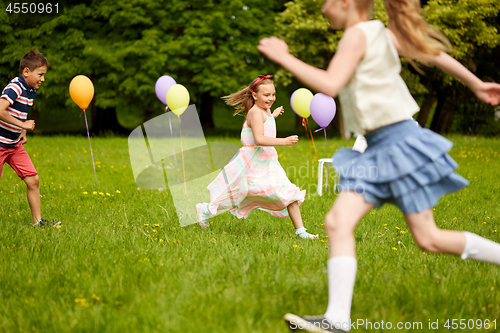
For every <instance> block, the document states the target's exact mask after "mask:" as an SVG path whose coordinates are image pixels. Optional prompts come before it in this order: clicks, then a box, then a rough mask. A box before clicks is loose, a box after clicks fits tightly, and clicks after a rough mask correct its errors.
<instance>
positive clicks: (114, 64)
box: [0, 0, 500, 333]
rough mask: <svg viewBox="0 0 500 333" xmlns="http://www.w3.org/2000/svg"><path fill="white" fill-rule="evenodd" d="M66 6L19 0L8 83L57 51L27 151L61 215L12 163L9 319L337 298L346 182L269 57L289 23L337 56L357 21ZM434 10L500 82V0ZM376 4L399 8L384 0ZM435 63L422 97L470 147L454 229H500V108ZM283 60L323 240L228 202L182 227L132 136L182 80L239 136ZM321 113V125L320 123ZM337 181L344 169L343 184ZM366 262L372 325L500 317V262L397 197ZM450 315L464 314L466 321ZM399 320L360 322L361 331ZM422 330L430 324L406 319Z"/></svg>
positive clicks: (366, 241)
mask: <svg viewBox="0 0 500 333" xmlns="http://www.w3.org/2000/svg"><path fill="white" fill-rule="evenodd" d="M59 3H60V4H61V7H60V10H61V12H60V13H58V14H55V13H53V14H51V15H14V14H12V13H8V12H7V11H5V9H6V7H7V5H8V4H9V2H7V1H0V4H1V5H2V7H1V8H2V10H1V11H0V41H1V42H0V45H1V48H0V78H1V80H3V81H2V82H0V83H1V84H3V85H6V84H7V83H8V82H9V81H10V80H11V79H12V78H13V77H15V76H17V75H19V70H18V65H19V60H20V59H21V58H22V56H23V55H24V54H26V53H27V52H28V51H29V50H30V49H31V48H38V49H39V50H40V51H41V52H42V53H43V54H44V55H45V56H46V57H47V58H48V60H49V61H50V69H49V71H48V73H47V75H46V82H45V83H44V84H42V86H41V88H40V89H39V90H38V96H37V99H36V101H35V104H34V108H33V109H32V114H31V115H30V117H31V118H33V119H35V120H36V124H37V128H36V132H35V133H34V134H31V133H30V134H29V135H28V144H27V145H26V149H27V150H28V152H29V154H30V156H31V158H32V160H33V162H34V164H35V166H36V167H37V170H38V171H39V173H40V179H41V181H40V188H41V195H42V205H43V206H42V207H43V212H44V214H45V216H46V217H47V218H48V219H50V220H56V219H57V220H62V221H63V225H62V227H61V228H57V229H56V228H48V229H33V228H31V226H30V213H29V207H28V205H27V202H26V198H25V196H26V192H25V188H24V184H23V183H22V181H21V180H19V178H17V176H16V175H15V173H14V172H13V171H12V170H11V169H10V168H9V167H4V171H3V172H4V173H3V176H2V178H1V181H0V195H1V196H2V204H1V205H0V220H1V222H2V228H0V254H1V255H0V300H1V302H0V332H89V331H93V332H121V333H123V332H139V331H140V332H199V331H203V332H217V333H219V332H286V331H287V328H286V326H285V325H284V324H283V322H282V316H283V314H284V313H286V312H290V311H291V312H297V313H301V314H302V313H303V314H321V313H323V312H324V311H325V309H326V304H327V292H326V291H327V275H326V274H325V268H326V261H327V257H328V253H327V251H328V250H327V242H328V240H327V238H326V235H325V233H324V230H323V219H324V215H325V213H326V212H327V210H328V209H329V207H330V206H331V204H332V202H333V200H334V198H335V196H336V193H335V192H334V191H333V189H332V188H331V186H330V187H329V188H327V189H326V191H325V194H324V195H323V196H321V197H320V196H317V195H315V190H316V189H315V184H316V182H317V173H316V168H317V162H316V156H315V154H314V153H312V150H311V146H310V142H309V141H308V140H307V139H306V135H305V132H304V131H303V129H302V128H301V126H300V119H299V118H297V117H296V116H295V114H294V113H293V111H291V107H290V104H289V97H290V95H291V93H292V92H293V91H294V90H295V89H297V88H300V87H302V85H301V84H300V83H299V82H297V81H295V80H294V79H293V78H292V77H291V76H290V75H289V74H288V73H287V72H285V71H283V70H281V69H279V68H277V67H276V66H275V65H274V64H272V63H270V62H269V61H267V60H266V59H264V58H263V57H262V56H261V55H260V54H259V53H258V52H257V50H256V45H257V44H258V40H259V39H260V38H262V37H265V36H269V35H277V36H280V37H282V38H284V39H285V40H286V41H287V42H288V43H289V45H290V50H291V52H292V53H293V54H295V55H297V56H298V57H299V58H301V59H304V60H306V61H307V62H309V63H311V64H313V65H315V66H318V67H322V68H325V67H326V66H327V65H328V62H329V60H330V59H331V57H332V55H333V54H334V52H335V48H336V46H337V42H338V40H339V38H340V37H341V35H342V33H341V32H338V31H332V30H330V29H329V27H328V23H327V21H326V19H325V18H324V17H322V15H321V13H320V8H321V6H322V1H321V0H296V1H291V2H286V1H282V0H280V1H268V0H253V1H250V0H249V1H237V0H228V1H184V0H171V1H152V0H130V1H109V0H104V1H61V2H59ZM422 8H423V11H424V13H425V15H426V17H427V19H428V20H429V22H430V23H431V24H433V25H434V26H436V27H438V28H439V29H441V30H442V31H443V32H444V33H445V35H446V36H447V37H448V38H449V39H450V41H451V43H452V44H453V51H452V52H451V54H452V55H453V56H455V57H456V58H457V59H459V60H460V61H461V62H462V63H464V64H465V65H466V66H467V67H468V68H469V69H471V70H472V71H473V72H474V73H476V75H478V76H479V77H480V78H481V79H483V80H486V81H497V82H498V81H500V77H499V76H500V69H499V68H498V60H499V59H500V36H499V34H498V31H499V27H500V3H499V2H498V1H496V0H495V1H493V0H478V1H451V0H442V1H436V0H434V1H424V2H423V6H422ZM374 16H375V17H376V18H379V19H381V20H382V21H384V22H387V17H386V14H385V12H384V10H383V4H382V2H381V1H379V0H377V1H375V10H374ZM421 70H422V71H424V74H423V75H422V74H420V73H419V72H418V71H416V70H415V69H413V68H412V67H411V66H409V64H408V63H407V62H406V61H404V60H403V70H402V76H403V78H404V79H405V81H406V83H407V84H408V86H409V88H410V91H411V92H412V94H413V96H414V97H415V99H416V100H417V102H418V103H419V105H420V106H421V109H422V111H420V113H419V114H417V115H416V118H417V119H418V121H419V122H420V124H421V125H423V126H425V127H428V128H431V129H432V130H434V131H436V132H439V133H442V134H443V135H445V136H446V137H447V138H449V139H450V140H451V141H453V143H454V145H455V146H454V148H453V149H452V150H451V152H450V154H451V156H452V157H453V158H454V159H455V160H456V161H457V162H458V163H459V165H460V167H459V169H458V172H459V173H460V174H461V175H463V176H464V177H465V178H467V179H468V180H469V181H470V182H471V185H470V186H468V187H467V188H465V189H464V190H462V191H460V192H458V193H454V194H451V195H448V196H446V197H444V198H442V199H441V200H440V202H439V204H438V206H436V208H435V216H436V221H437V224H438V226H440V227H445V228H449V229H454V230H468V231H471V232H475V233H477V234H479V235H482V236H484V237H487V238H489V239H492V240H495V241H497V242H498V241H499V240H500V239H499V237H498V233H497V229H498V225H499V223H500V220H499V218H498V217H499V216H500V205H499V204H498V202H499V200H498V193H500V176H499V174H498V172H496V170H499V168H500V156H498V152H499V151H500V142H499V141H498V138H497V137H498V135H499V134H500V125H499V124H500V121H498V120H496V119H498V116H497V118H495V108H493V107H491V106H487V105H484V104H481V103H479V102H478V101H477V99H476V98H475V97H474V96H472V95H471V93H470V92H469V91H468V90H467V89H465V87H464V86H463V85H462V84H461V83H460V82H458V81H456V80H454V79H453V78H451V77H449V76H448V75H446V74H444V73H442V72H441V71H439V70H436V69H434V68H426V67H421ZM79 74H83V75H86V76H88V77H89V78H91V80H92V81H93V83H94V86H95V97H94V99H93V101H92V104H91V106H90V108H89V110H88V111H87V112H88V116H89V120H90V130H91V135H92V136H91V139H92V144H93V149H94V155H95V167H96V171H97V180H98V181H97V182H96V181H95V179H94V175H93V171H92V162H91V158H90V151H89V147H88V140H87V138H86V130H85V122H84V119H83V115H82V114H81V112H82V111H81V110H80V109H78V107H77V106H76V105H75V104H74V103H73V101H72V100H71V98H70V96H69V91H68V87H69V82H70V81H71V79H72V78H73V77H74V76H76V75H79ZM258 74H275V83H276V88H277V95H278V100H277V101H276V104H275V105H276V106H279V105H283V106H284V107H285V110H286V112H285V115H283V116H281V117H279V118H278V120H277V128H278V135H279V136H285V135H288V134H299V135H300V136H301V138H302V140H301V141H300V142H299V143H298V144H297V145H296V146H294V147H278V149H277V150H278V153H279V159H280V163H281V164H282V165H283V167H284V169H285V170H286V171H287V173H288V176H289V177H290V180H291V181H292V182H294V183H296V184H297V185H298V186H300V187H301V188H304V189H306V190H307V191H308V196H307V199H306V201H305V202H304V204H303V205H302V206H301V212H302V214H303V217H304V223H305V226H306V227H307V228H308V230H309V231H310V232H313V233H319V234H320V239H319V240H317V241H312V242H304V241H301V240H300V239H298V238H297V237H296V236H295V235H294V234H293V227H292V225H291V221H289V219H275V218H272V217H271V216H269V214H265V213H263V212H259V211H257V212H254V213H252V214H251V216H250V217H249V218H248V219H246V220H242V221H239V220H237V219H236V218H235V217H233V216H232V215H230V214H228V213H226V214H222V215H220V216H217V217H216V218H214V219H213V222H212V225H211V227H210V228H209V229H208V230H201V229H200V228H199V227H198V226H197V225H196V224H195V225H193V226H189V227H184V228H181V227H180V226H179V224H178V221H177V219H176V212H175V209H174V208H173V205H172V198H171V196H170V193H169V191H168V189H164V190H163V191H157V190H156V191H155V190H147V189H143V188H140V187H138V186H137V184H136V183H135V180H134V177H133V173H132V171H131V168H130V156H129V153H128V146H127V135H128V134H129V133H130V131H131V130H133V129H134V128H136V127H137V126H139V125H141V124H142V123H143V122H145V121H147V120H150V119H152V118H154V117H156V116H158V115H160V114H162V113H163V112H164V105H163V104H162V103H161V102H160V101H159V100H158V99H157V97H156V95H155V89H154V85H155V82H156V80H157V79H158V78H159V77H160V76H162V75H170V76H172V77H173V78H174V79H175V80H176V81H177V83H180V84H183V85H184V86H186V87H187V89H188V90H189V92H190V96H191V101H192V103H195V104H196V106H197V109H198V111H199V113H200V119H201V121H202V124H203V129H204V131H205V134H206V137H207V141H209V142H220V141H225V142H232V143H235V144H239V133H240V129H241V123H242V121H243V118H241V117H232V112H233V110H231V109H230V108H228V107H226V106H224V105H223V103H222V102H221V100H220V97H221V96H224V95H227V94H230V93H232V92H234V91H236V90H237V89H239V88H240V87H242V86H244V85H246V84H248V83H249V82H251V81H252V80H253V79H254V78H255V77H256V76H257V75H258ZM497 111H498V110H497ZM340 119H341V106H340V105H339V110H338V114H337V116H336V117H335V119H334V121H333V123H332V125H331V126H330V127H329V128H328V129H327V136H328V140H327V141H325V140H324V137H323V134H322V133H316V134H315V138H316V146H317V149H318V155H319V156H320V157H329V156H331V154H332V153H333V152H335V151H336V150H337V149H339V148H341V147H350V146H352V144H353V139H352V138H351V139H349V140H345V139H343V136H344V133H343V130H342V126H341V122H340V121H339V120H340ZM310 123H311V124H312V126H311V127H312V129H313V130H314V129H315V126H314V125H315V124H314V122H313V121H312V119H311V120H310ZM331 184H332V183H331V182H330V185H331ZM355 236H356V240H357V255H358V260H359V265H358V275H357V280H356V289H355V293H354V303H353V311H352V317H353V318H355V319H365V320H369V321H371V322H379V323H380V322H381V321H382V320H384V321H385V322H388V321H390V322H392V323H393V324H394V325H395V324H396V323H397V322H403V323H411V322H422V323H423V325H424V331H425V328H426V327H427V325H426V324H427V323H428V322H429V321H432V322H434V321H436V320H439V323H440V326H439V329H437V330H433V331H434V332H449V331H453V329H447V328H446V327H444V324H445V323H446V320H448V319H449V320H452V319H458V320H463V321H465V322H466V323H467V324H469V325H470V320H473V321H474V327H475V328H476V327H477V325H476V323H477V320H479V321H480V322H481V323H482V324H483V325H482V327H483V328H481V329H471V328H468V329H462V330H461V331H464V332H465V331H488V332H491V331H495V328H494V327H493V325H490V326H489V329H484V323H485V322H486V321H487V320H488V321H490V322H493V321H494V320H496V329H497V330H498V327H499V326H500V325H499V322H498V321H499V318H500V292H499V290H498V280H499V272H498V267H495V266H492V265H487V264H484V263H477V262H470V261H461V260H458V259H457V258H455V257H451V256H446V255H434V254H431V253H426V252H422V251H421V250H419V249H418V247H417V246H416V245H415V243H414V241H413V240H412V238H411V234H410V232H409V230H408V228H407V227H406V225H405V224H404V221H403V219H402V217H401V215H400V214H399V212H398V211H397V209H396V208H395V207H392V206H387V207H383V208H382V209H380V210H373V211H372V212H370V213H369V214H368V215H367V216H366V217H365V218H364V219H363V222H362V223H361V224H360V225H359V226H358V227H357V228H356V232H355ZM449 324H451V323H449ZM358 331H359V332H365V331H370V332H385V331H391V330H386V329H372V330H366V329H362V328H361V329H358V330H353V332H358ZM398 331H401V332H415V331H416V330H414V329H403V330H398Z"/></svg>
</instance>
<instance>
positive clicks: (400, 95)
mask: <svg viewBox="0 0 500 333" xmlns="http://www.w3.org/2000/svg"><path fill="white" fill-rule="evenodd" d="M354 27H356V28H359V29H361V30H362V31H363V32H364V34H365V36H366V53H365V56H364V57H363V59H362V60H361V62H360V63H359V64H358V66H357V68H356V71H355V72H354V75H353V76H352V77H351V79H350V80H349V82H348V83H347V84H346V86H345V87H344V88H343V89H342V90H341V91H340V92H339V98H340V103H341V104H342V111H343V117H344V127H345V133H346V137H347V138H350V137H351V133H354V135H355V136H357V135H359V134H365V133H366V132H370V131H373V130H375V129H377V128H379V127H382V126H386V125H389V124H393V123H396V122H398V121H402V120H407V119H410V118H411V117H412V116H413V115H414V114H415V113H416V112H417V111H418V110H419V107H418V104H417V103H416V102H415V100H414V99H413V97H412V96H411V94H410V91H409V90H408V87H407V86H406V84H405V82H404V81H403V79H402V78H401V76H400V75H399V73H400V72H401V62H400V60H399V56H398V53H397V51H396V48H395V47H394V45H393V44H392V40H391V37H390V36H389V34H388V33H387V32H386V30H385V26H384V24H383V23H382V22H381V21H379V20H373V21H367V22H360V23H358V24H356V25H354Z"/></svg>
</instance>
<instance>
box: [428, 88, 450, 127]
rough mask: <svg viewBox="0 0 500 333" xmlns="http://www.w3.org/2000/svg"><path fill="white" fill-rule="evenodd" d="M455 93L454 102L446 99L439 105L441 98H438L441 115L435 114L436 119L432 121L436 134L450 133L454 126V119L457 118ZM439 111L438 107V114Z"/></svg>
mask: <svg viewBox="0 0 500 333" xmlns="http://www.w3.org/2000/svg"><path fill="white" fill-rule="evenodd" d="M454 95H455V94H454V93H453V94H452V100H449V99H447V98H446V95H445V97H444V98H443V101H442V103H441V106H440V105H439V104H440V103H439V97H438V106H440V110H439V114H434V118H433V119H432V126H431V130H433V131H434V132H436V133H448V132H450V130H451V127H452V125H453V119H454V118H455V105H454V103H453V101H454V100H455V99H456V98H455V97H454ZM437 111H438V107H436V113H437ZM436 116H437V117H436Z"/></svg>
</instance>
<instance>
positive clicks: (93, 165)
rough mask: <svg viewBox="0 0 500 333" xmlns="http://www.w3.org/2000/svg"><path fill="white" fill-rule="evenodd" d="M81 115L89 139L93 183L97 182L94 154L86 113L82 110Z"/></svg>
mask: <svg viewBox="0 0 500 333" xmlns="http://www.w3.org/2000/svg"><path fill="white" fill-rule="evenodd" d="M83 114H84V115H85V126H86V127H87V137H88V138H89V145H90V156H92V167H93V168H94V177H95V181H96V182H97V174H96V173H95V163H94V153H93V151H92V143H91V142H90V133H89V124H88V123H87V112H85V110H83Z"/></svg>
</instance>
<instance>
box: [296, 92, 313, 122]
mask: <svg viewBox="0 0 500 333" xmlns="http://www.w3.org/2000/svg"><path fill="white" fill-rule="evenodd" d="M312 98H313V94H312V92H310V91H309V90H308V89H306V88H300V89H297V90H295V92H294V93H293V98H292V105H293V107H294V108H295V110H296V112H297V113H298V114H299V115H301V116H302V117H304V118H307V117H309V116H310V115H311V109H310V108H309V106H310V104H311V100H312Z"/></svg>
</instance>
